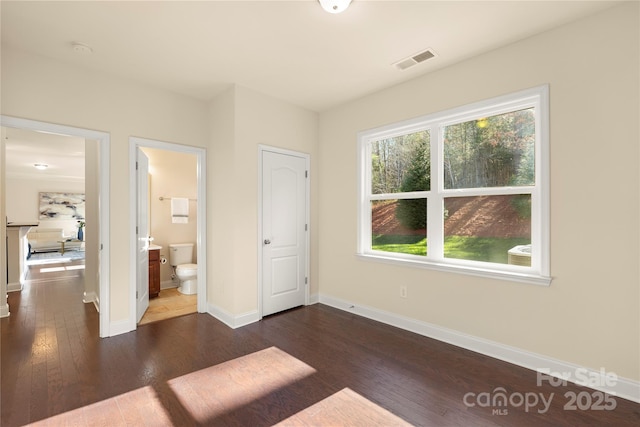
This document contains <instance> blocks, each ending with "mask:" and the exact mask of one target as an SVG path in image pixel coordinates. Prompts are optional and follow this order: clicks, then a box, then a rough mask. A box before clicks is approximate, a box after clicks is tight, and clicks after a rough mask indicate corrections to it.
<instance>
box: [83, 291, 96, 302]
mask: <svg viewBox="0 0 640 427" xmlns="http://www.w3.org/2000/svg"><path fill="white" fill-rule="evenodd" d="M96 299H98V296H97V295H96V293H95V292H85V293H84V295H83V297H82V302H83V303H85V304H89V303H92V302H95V300H96Z"/></svg>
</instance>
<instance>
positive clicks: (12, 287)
mask: <svg viewBox="0 0 640 427" xmlns="http://www.w3.org/2000/svg"><path fill="white" fill-rule="evenodd" d="M21 290H22V283H20V282H11V283H7V292H18V291H21Z"/></svg>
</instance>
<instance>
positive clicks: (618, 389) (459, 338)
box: [319, 294, 640, 403]
mask: <svg viewBox="0 0 640 427" xmlns="http://www.w3.org/2000/svg"><path fill="white" fill-rule="evenodd" d="M319 299H320V303H321V304H325V305H328V306H331V307H334V308H337V309H340V310H343V311H347V312H349V313H353V314H357V315H359V316H362V317H366V318H368V319H372V320H376V321H378V322H382V323H386V324H387V325H392V326H395V327H398V328H400V329H404V330H406V331H410V332H414V333H416V334H419V335H423V336H425V337H429V338H433V339H436V340H438V341H442V342H446V343H448V344H452V345H455V346H457V347H462V348H465V349H467V350H471V351H475V352H477V353H481V354H484V355H486V356H490V357H493V358H495V359H499V360H503V361H505V362H509V363H513V364H515V365H518V366H521V367H523V368H527V369H531V370H534V371H538V372H547V371H550V372H558V373H560V372H567V373H575V372H577V371H578V370H580V371H582V372H586V373H588V377H589V378H601V379H602V381H600V380H599V381H596V383H599V384H607V382H606V381H605V379H606V378H605V376H604V375H605V374H604V373H603V372H601V371H596V370H593V369H591V368H585V367H582V366H579V365H576V364H574V363H571V362H565V361H562V360H558V359H554V358H552V357H548V356H544V355H541V354H537V353H533V352H530V351H526V350H522V349H519V348H517V347H512V346H508V345H505V344H501V343H498V342H495V341H490V340H487V339H484V338H480V337H476V336H473V335H469V334H465V333H462V332H458V331H455V330H453V329H448V328H443V327H442V326H438V325H434V324H431V323H427V322H423V321H420V320H416V319H411V318H408V317H404V316H400V315H398V314H395V313H391V312H388V311H383V310H379V309H377V308H373V307H367V306H364V305H360V304H357V303H351V302H348V301H345V300H342V299H339V298H334V297H331V296H328V295H322V294H320V298H319ZM567 380H568V381H569V382H573V383H577V384H579V385H583V386H586V387H590V386H589V384H580V383H579V382H578V381H576V378H574V377H573V376H569V377H568V378H567ZM590 388H592V389H595V390H600V391H604V392H606V393H610V394H613V395H615V396H617V397H621V398H623V399H627V400H631V401H633V402H638V403H640V381H635V380H631V379H628V378H620V377H618V378H617V380H616V382H615V385H614V386H611V387H606V386H605V387H590Z"/></svg>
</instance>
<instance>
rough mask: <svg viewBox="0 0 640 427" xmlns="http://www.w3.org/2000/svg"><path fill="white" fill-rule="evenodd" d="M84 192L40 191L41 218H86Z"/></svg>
mask: <svg viewBox="0 0 640 427" xmlns="http://www.w3.org/2000/svg"><path fill="white" fill-rule="evenodd" d="M84 199H85V197H84V193H55V192H43V193H40V203H39V209H40V219H74V220H78V221H79V220H84V208H85V200H84Z"/></svg>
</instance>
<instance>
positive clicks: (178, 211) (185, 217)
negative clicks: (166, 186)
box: [171, 197, 189, 224]
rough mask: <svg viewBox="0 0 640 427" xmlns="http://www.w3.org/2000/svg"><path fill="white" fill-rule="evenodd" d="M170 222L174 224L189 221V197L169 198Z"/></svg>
mask: <svg viewBox="0 0 640 427" xmlns="http://www.w3.org/2000/svg"><path fill="white" fill-rule="evenodd" d="M171 222H172V223H174V224H187V223H188V222H189V199H186V198H180V197H172V198H171Z"/></svg>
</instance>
